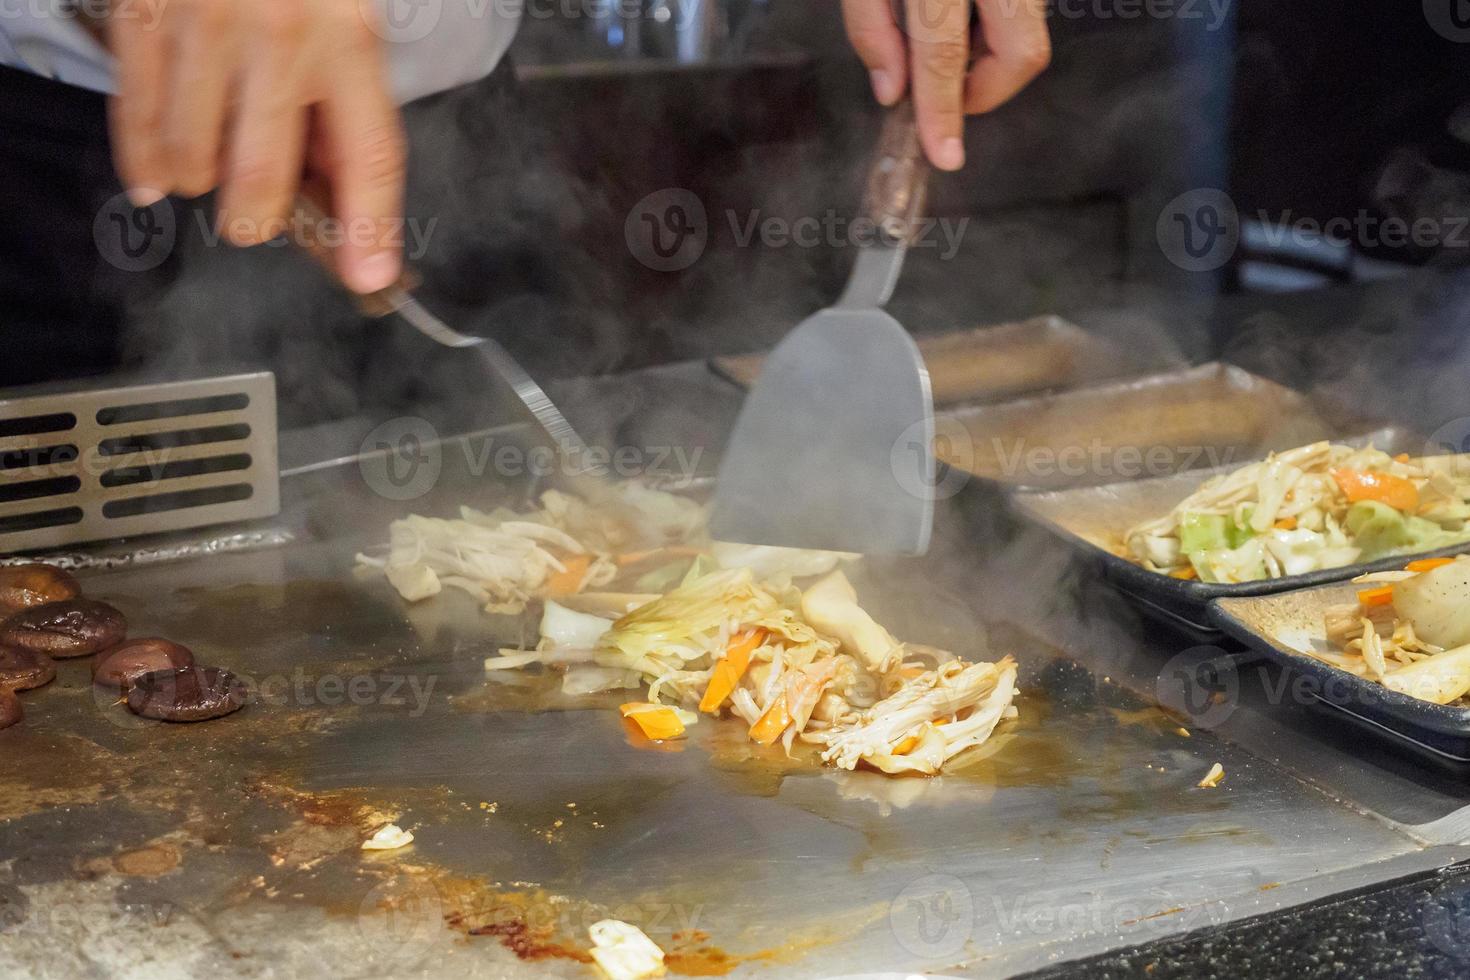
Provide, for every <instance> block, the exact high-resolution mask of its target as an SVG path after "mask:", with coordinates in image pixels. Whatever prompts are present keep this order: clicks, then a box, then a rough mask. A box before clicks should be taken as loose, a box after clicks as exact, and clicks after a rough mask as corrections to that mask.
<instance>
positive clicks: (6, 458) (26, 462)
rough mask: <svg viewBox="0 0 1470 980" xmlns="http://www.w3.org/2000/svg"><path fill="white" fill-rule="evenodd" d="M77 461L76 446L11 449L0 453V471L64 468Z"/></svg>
mask: <svg viewBox="0 0 1470 980" xmlns="http://www.w3.org/2000/svg"><path fill="white" fill-rule="evenodd" d="M76 461H77V447H76V446H43V447H41V448H39V449H10V450H7V451H5V452H0V470H20V469H28V468H32V467H37V466H62V465H64V464H66V463H75V462H76Z"/></svg>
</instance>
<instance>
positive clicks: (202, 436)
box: [97, 425, 250, 456]
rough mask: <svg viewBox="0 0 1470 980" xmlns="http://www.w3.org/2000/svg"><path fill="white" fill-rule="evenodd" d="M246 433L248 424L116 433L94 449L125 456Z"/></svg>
mask: <svg viewBox="0 0 1470 980" xmlns="http://www.w3.org/2000/svg"><path fill="white" fill-rule="evenodd" d="M249 436H250V426H248V425H214V426H209V427H207V428H203V429H180V430H178V431H177V432H152V433H147V434H143V435H136V436H120V437H118V438H116V439H103V440H102V442H101V444H99V445H98V447H97V451H98V452H99V453H101V454H102V455H103V456H126V455H128V454H130V453H146V452H156V451H158V450H161V449H182V448H184V447H185V446H203V445H207V444H209V443H211V442H238V441H240V440H241V439H246V438H249Z"/></svg>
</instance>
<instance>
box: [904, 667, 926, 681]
mask: <svg viewBox="0 0 1470 980" xmlns="http://www.w3.org/2000/svg"><path fill="white" fill-rule="evenodd" d="M924 673H925V670H924V668H923V667H900V668H899V669H898V676H899V677H902V678H903V679H904V680H906V681H911V680H913V679H914V678H916V677H923V676H924Z"/></svg>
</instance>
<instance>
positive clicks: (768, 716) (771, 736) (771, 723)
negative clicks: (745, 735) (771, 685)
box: [750, 694, 791, 745]
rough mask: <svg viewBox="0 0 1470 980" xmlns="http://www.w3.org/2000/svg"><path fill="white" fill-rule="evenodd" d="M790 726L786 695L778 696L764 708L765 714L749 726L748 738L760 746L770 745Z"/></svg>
mask: <svg viewBox="0 0 1470 980" xmlns="http://www.w3.org/2000/svg"><path fill="white" fill-rule="evenodd" d="M790 724H791V712H789V711H787V710H786V695H784V694H778V695H776V699H775V700H774V701H772V702H771V704H770V707H768V708H766V713H765V714H763V715H761V716H760V718H759V719H758V720H757V721H756V723H755V724H754V725H751V726H750V737H751V739H752V740H753V741H756V742H759V743H760V744H762V745H771V744H773V743H774V742H775V741H776V739H778V738H780V737H781V733H782V732H784V731H785V730H786V726H787V725H790Z"/></svg>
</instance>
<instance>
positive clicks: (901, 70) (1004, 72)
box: [842, 0, 1051, 170]
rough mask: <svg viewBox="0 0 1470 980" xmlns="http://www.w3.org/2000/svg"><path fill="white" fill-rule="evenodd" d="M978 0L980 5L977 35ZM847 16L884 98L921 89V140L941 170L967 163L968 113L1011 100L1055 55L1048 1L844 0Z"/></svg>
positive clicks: (917, 98)
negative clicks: (973, 12) (974, 11)
mask: <svg viewBox="0 0 1470 980" xmlns="http://www.w3.org/2000/svg"><path fill="white" fill-rule="evenodd" d="M971 3H973V4H975V6H976V7H978V8H979V11H980V31H979V35H978V38H975V39H972V37H971V31H970V5H971ZM896 6H898V7H899V8H900V9H904V23H903V24H902V25H900V24H899V23H898V22H897V20H896V19H895V7H896ZM842 16H843V20H844V21H845V22H846V24H847V36H848V37H849V38H850V39H851V40H852V45H853V47H854V48H856V49H857V53H858V57H860V58H862V60H863V64H865V65H867V66H868V71H869V73H870V75H871V77H872V82H873V94H874V95H875V96H877V98H878V101H879V102H881V103H883V104H884V105H893V104H894V103H895V102H898V101H899V100H900V99H902V98H903V96H904V92H905V91H906V90H908V89H910V88H911V89H912V90H913V99H914V112H915V115H916V116H917V118H918V123H919V138H920V141H921V142H922V143H923V145H924V152H925V153H926V154H928V156H929V159H930V161H932V162H933V164H934V165H935V166H936V167H938V168H939V169H941V170H958V169H960V168H961V167H963V166H964V165H965V144H964V140H963V136H964V132H965V116H966V115H967V114H971V113H980V112H989V111H990V110H991V109H994V108H995V107H996V106H998V105H1000V104H1001V103H1003V102H1005V101H1007V100H1008V99H1010V98H1011V97H1012V96H1013V95H1015V94H1016V93H1017V92H1019V91H1021V89H1023V88H1025V87H1026V85H1027V83H1029V82H1030V81H1031V80H1032V79H1033V78H1035V77H1036V76H1037V75H1039V74H1041V72H1042V70H1043V69H1045V68H1046V66H1047V65H1048V64H1049V63H1050V62H1051V38H1050V36H1049V35H1048V33H1047V29H1046V0H907V3H906V4H902V5H896V4H895V2H894V0H842ZM972 40H974V42H975V43H974V44H973V47H974V51H973V52H972V50H971V49H972ZM972 53H973V54H974V55H975V58H974V60H973V62H972V61H971V55H972Z"/></svg>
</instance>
